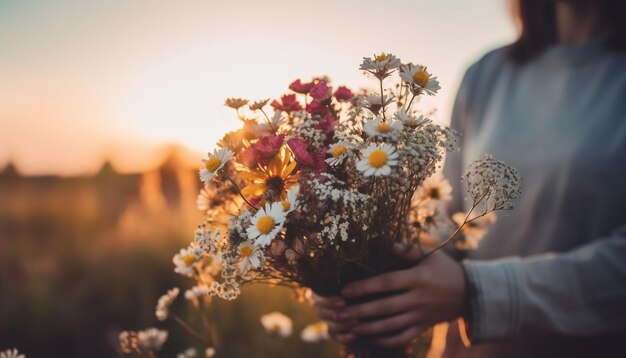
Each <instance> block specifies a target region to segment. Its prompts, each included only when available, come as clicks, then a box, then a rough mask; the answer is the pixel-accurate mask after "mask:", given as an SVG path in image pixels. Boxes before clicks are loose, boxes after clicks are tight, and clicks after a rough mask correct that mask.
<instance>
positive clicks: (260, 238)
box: [246, 202, 287, 247]
mask: <svg viewBox="0 0 626 358" xmlns="http://www.w3.org/2000/svg"><path fill="white" fill-rule="evenodd" d="M286 216H287V214H286V213H285V212H284V211H283V205H282V203H279V202H277V203H267V204H265V207H263V208H260V209H259V210H258V211H257V212H256V214H254V216H253V217H252V218H251V219H250V222H251V223H252V225H251V226H250V227H248V229H247V230H246V232H247V234H248V238H250V239H256V241H255V244H256V245H258V246H261V247H266V246H268V245H269V244H270V243H271V242H272V240H274V238H275V237H276V235H277V234H278V233H279V232H280V230H281V229H282V228H283V224H284V222H285V218H286Z"/></svg>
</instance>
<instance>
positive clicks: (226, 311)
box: [0, 157, 338, 357]
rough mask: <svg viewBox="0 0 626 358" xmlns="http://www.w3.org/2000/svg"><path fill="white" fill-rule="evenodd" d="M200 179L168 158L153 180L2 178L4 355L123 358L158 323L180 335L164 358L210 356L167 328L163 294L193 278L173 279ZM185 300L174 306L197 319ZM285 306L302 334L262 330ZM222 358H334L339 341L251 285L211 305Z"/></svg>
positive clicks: (295, 307) (283, 296) (106, 173)
mask: <svg viewBox="0 0 626 358" xmlns="http://www.w3.org/2000/svg"><path fill="white" fill-rule="evenodd" d="M198 189H199V181H198V180H197V179H196V171H195V170H194V169H192V168H191V169H190V168H184V167H181V165H180V163H179V162H177V161H176V160H175V158H174V157H170V159H169V160H167V161H166V162H165V163H164V164H163V165H162V166H161V167H159V168H157V169H155V170H153V171H150V172H146V173H139V174H119V173H117V172H116V171H115V170H114V168H112V167H111V166H110V165H108V164H105V165H104V166H103V168H102V170H100V172H99V173H97V174H96V175H94V176H86V177H70V178H60V177H52V176H49V177H23V176H20V175H19V174H18V173H17V172H16V171H15V170H14V168H13V167H7V168H5V169H4V171H2V172H1V173H0V349H6V348H9V347H17V348H19V349H20V351H21V352H23V353H25V354H26V355H27V357H115V356H118V355H119V353H118V352H117V336H118V334H119V332H120V331H122V330H140V329H144V328H146V327H150V326H155V327H160V328H164V329H167V330H169V332H170V337H169V339H168V342H167V343H166V344H165V346H164V347H163V350H162V351H161V352H160V355H159V356H162V357H173V356H175V355H176V353H178V352H181V351H183V350H185V349H186V348H188V347H197V348H198V349H200V348H202V346H201V344H199V342H198V341H195V340H194V338H193V337H191V336H188V335H186V334H185V333H184V331H183V330H181V329H180V328H179V327H177V325H176V323H175V322H172V321H165V322H158V321H157V320H156V318H155V316H154V308H155V305H156V301H157V299H158V297H159V296H160V295H161V294H162V293H164V292H165V291H166V290H167V289H169V288H171V287H174V286H178V287H180V288H181V290H182V291H184V290H185V289H187V288H190V286H191V284H192V282H190V281H189V280H187V279H186V278H184V277H181V276H179V275H177V274H175V273H174V272H173V264H172V262H171V259H172V256H173V255H174V254H175V253H176V252H177V251H178V250H179V249H180V248H181V247H183V246H185V245H186V244H187V243H189V241H190V240H191V239H192V238H193V232H194V229H195V226H196V225H197V224H198V223H200V222H201V221H202V215H201V213H200V212H199V211H198V210H197V209H196V208H195V196H196V194H197V190H198ZM184 301H185V300H184V299H183V298H182V294H181V297H179V300H178V301H177V303H176V304H175V306H174V308H173V309H174V310H175V311H177V313H178V314H179V315H181V316H183V317H186V318H188V319H189V321H191V322H192V323H193V322H195V321H196V322H197V317H195V316H197V314H196V313H195V311H192V310H186V305H185V302H184ZM275 310H278V311H280V312H283V313H284V314H286V315H288V316H290V317H291V318H292V319H293V327H294V333H293V334H292V336H291V337H288V338H281V337H278V336H273V335H268V334H266V333H265V331H264V330H263V327H262V326H261V325H260V323H259V317H260V316H261V315H263V314H266V313H269V312H272V311H275ZM207 314H208V316H209V317H210V319H211V321H212V322H213V323H215V324H216V326H217V328H218V331H219V340H220V344H219V346H218V355H217V356H218V357H293V356H299V357H332V356H336V355H337V351H338V346H337V345H336V344H335V343H333V342H330V341H326V342H319V343H304V342H302V341H301V340H300V337H299V332H300V330H301V329H302V328H303V327H304V326H306V325H307V324H310V323H313V322H315V321H316V318H315V315H314V313H313V312H312V311H311V309H310V307H309V306H308V305H307V304H305V303H298V302H297V301H296V300H295V299H294V294H293V292H291V291H290V290H286V289H279V288H269V287H264V286H256V287H249V288H246V289H244V294H243V295H242V297H241V298H240V299H238V300H236V301H234V302H224V301H221V300H218V299H216V300H213V301H212V302H211V306H210V307H209V309H208V312H207Z"/></svg>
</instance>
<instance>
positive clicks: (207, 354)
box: [204, 347, 216, 358]
mask: <svg viewBox="0 0 626 358" xmlns="http://www.w3.org/2000/svg"><path fill="white" fill-rule="evenodd" d="M215 353H216V352H215V348H213V347H209V348H207V349H206V350H205V351H204V355H205V357H206V358H213V357H215Z"/></svg>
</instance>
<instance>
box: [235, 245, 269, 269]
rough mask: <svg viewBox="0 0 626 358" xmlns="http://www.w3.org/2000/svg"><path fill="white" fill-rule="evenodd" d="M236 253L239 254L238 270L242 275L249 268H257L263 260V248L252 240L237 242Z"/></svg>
mask: <svg viewBox="0 0 626 358" xmlns="http://www.w3.org/2000/svg"><path fill="white" fill-rule="evenodd" d="M237 254H238V255H239V272H240V273H241V275H242V276H244V275H245V274H246V273H248V270H249V269H250V268H255V269H256V268H259V267H260V266H261V265H262V264H263V261H265V255H263V250H261V248H260V247H259V246H258V245H256V244H255V243H254V242H253V241H252V240H246V241H244V242H242V243H241V244H239V247H237Z"/></svg>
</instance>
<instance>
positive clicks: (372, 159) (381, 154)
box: [367, 149, 387, 168]
mask: <svg viewBox="0 0 626 358" xmlns="http://www.w3.org/2000/svg"><path fill="white" fill-rule="evenodd" d="M367 161H368V162H369V163H370V165H371V166H373V167H374V168H380V167H382V166H383V165H385V164H387V153H385V151H383V150H380V149H376V150H374V151H373V152H371V153H370V155H369V157H367Z"/></svg>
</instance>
